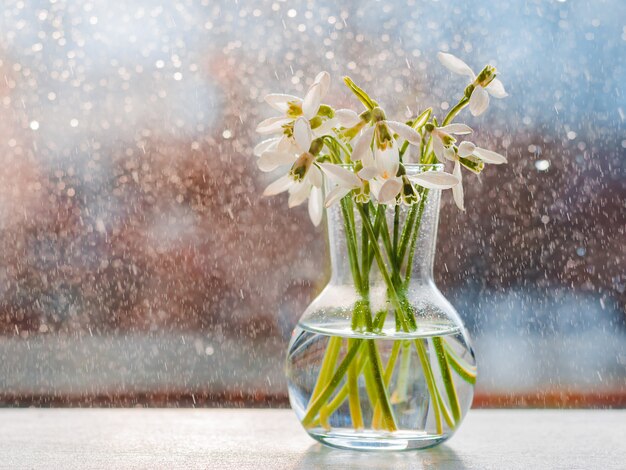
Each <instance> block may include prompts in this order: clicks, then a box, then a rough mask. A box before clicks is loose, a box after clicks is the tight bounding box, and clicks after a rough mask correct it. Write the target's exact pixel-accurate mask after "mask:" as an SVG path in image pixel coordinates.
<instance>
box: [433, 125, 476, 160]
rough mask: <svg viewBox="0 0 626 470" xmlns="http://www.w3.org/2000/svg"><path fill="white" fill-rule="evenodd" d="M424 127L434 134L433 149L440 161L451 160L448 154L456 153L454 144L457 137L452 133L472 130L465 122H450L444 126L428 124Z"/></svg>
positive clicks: (462, 133)
mask: <svg viewBox="0 0 626 470" xmlns="http://www.w3.org/2000/svg"><path fill="white" fill-rule="evenodd" d="M424 129H425V130H426V131H428V132H430V134H431V135H432V136H433V151H434V152H435V156H436V157H437V160H439V161H440V162H443V161H445V160H446V159H448V160H449V159H450V158H449V157H448V154H454V149H453V148H452V146H453V144H454V143H455V142H456V138H455V137H453V136H452V134H455V135H465V134H471V132H472V129H471V128H470V127H469V126H466V125H465V124H448V125H447V126H443V127H435V126H434V125H432V124H426V126H424Z"/></svg>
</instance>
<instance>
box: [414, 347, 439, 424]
mask: <svg viewBox="0 0 626 470" xmlns="http://www.w3.org/2000/svg"><path fill="white" fill-rule="evenodd" d="M413 344H414V345H415V350H416V351H417V357H419V360H420V364H421V366H422V371H423V372H424V378H425V379H426V386H427V387H428V393H429V394H430V401H431V406H432V408H433V412H434V414H435V425H436V427H437V433H439V434H443V425H442V423H441V411H440V410H439V400H438V399H437V395H438V393H439V391H438V390H437V385H436V384H435V378H434V377H433V371H432V369H431V367H430V361H429V359H428V353H427V352H426V348H425V347H424V343H422V340H421V339H416V340H414V341H413Z"/></svg>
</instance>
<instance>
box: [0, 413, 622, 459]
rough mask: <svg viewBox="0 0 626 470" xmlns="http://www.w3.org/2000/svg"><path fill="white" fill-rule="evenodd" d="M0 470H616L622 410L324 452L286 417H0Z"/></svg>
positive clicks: (499, 416) (489, 421) (470, 420)
mask: <svg viewBox="0 0 626 470" xmlns="http://www.w3.org/2000/svg"><path fill="white" fill-rule="evenodd" d="M0 468H3V469H4V468H7V469H21V468H46V469H50V468H52V469H55V468H59V469H74V468H81V469H86V468H146V469H160V468H164V469H173V468H185V469H187V468H207V469H213V468H215V469H225V470H228V469H237V470H245V469H254V470H260V469H265V468H267V469H308V468H313V469H341V470H347V469H357V468H358V469H361V468H365V469H381V468H390V469H394V470H401V469H421V468H424V469H481V470H485V469H498V470H502V469H518V468H519V469H533V470H534V469H542V468H546V469H568V470H571V469H592V468H599V469H621V470H623V469H626V410H613V411H592V410H576V411H569V410H567V411H566V410H472V411H471V412H470V413H469V415H468V416H467V418H466V421H465V422H464V423H463V425H462V426H461V428H460V430H459V431H458V432H457V434H456V435H455V436H454V437H453V438H452V439H451V440H449V441H448V442H447V443H446V444H443V445H441V446H439V447H436V448H433V449H428V450H423V451H411V452H394V453H372V452H350V451H339V450H332V449H327V448H325V447H322V446H321V445H320V444H317V443H316V442H315V441H313V440H312V439H310V438H309V437H308V436H307V435H306V433H305V432H304V431H303V430H302V428H301V427H300V425H299V423H298V422H297V420H296V418H295V416H294V415H293V413H292V412H291V410H258V409H254V410H250V409H245V410H241V409H240V410H236V409H1V410H0Z"/></svg>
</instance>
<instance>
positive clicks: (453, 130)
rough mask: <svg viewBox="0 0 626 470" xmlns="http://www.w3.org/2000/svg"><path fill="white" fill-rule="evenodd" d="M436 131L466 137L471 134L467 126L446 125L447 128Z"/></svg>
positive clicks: (439, 128) (470, 129)
mask: <svg viewBox="0 0 626 470" xmlns="http://www.w3.org/2000/svg"><path fill="white" fill-rule="evenodd" d="M437 130H439V131H442V132H445V133H446V134H455V135H466V134H471V133H472V132H473V131H472V128H471V127H470V126H468V125H467V124H460V123H458V124H448V125H447V126H443V127H438V128H437Z"/></svg>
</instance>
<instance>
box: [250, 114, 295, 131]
mask: <svg viewBox="0 0 626 470" xmlns="http://www.w3.org/2000/svg"><path fill="white" fill-rule="evenodd" d="M289 122H291V119H289V118H285V117H282V116H279V117H272V118H268V119H265V120H264V121H261V122H260V123H259V125H258V126H256V131H257V132H258V133H259V134H275V133H277V132H282V131H283V126H284V125H285V124H287V123H289Z"/></svg>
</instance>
